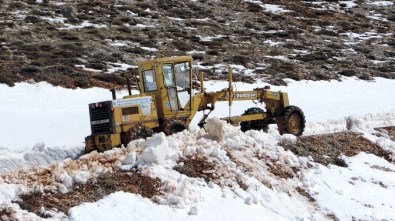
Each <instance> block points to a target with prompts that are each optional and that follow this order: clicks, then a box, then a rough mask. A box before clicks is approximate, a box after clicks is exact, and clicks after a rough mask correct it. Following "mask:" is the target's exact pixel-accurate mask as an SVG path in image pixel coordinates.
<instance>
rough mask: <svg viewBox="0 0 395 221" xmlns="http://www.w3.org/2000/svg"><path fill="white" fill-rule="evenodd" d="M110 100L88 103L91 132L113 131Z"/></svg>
mask: <svg viewBox="0 0 395 221" xmlns="http://www.w3.org/2000/svg"><path fill="white" fill-rule="evenodd" d="M111 109H112V103H111V101H103V102H98V103H91V104H89V116H90V121H91V130H92V134H103V133H113V131H114V122H113V113H112V110H111Z"/></svg>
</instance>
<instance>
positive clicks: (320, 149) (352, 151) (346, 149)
mask: <svg viewBox="0 0 395 221" xmlns="http://www.w3.org/2000/svg"><path fill="white" fill-rule="evenodd" d="M280 145H282V146H283V147H284V148H285V149H286V150H291V151H292V152H293V153H295V154H296V155H299V156H311V157H313V159H314V161H316V162H318V163H321V164H324V165H327V164H335V165H338V166H344V167H345V166H347V164H346V163H345V162H344V160H342V159H340V158H339V157H340V154H344V155H345V156H348V157H351V156H355V155H356V154H358V153H360V152H366V153H372V154H375V155H377V156H380V157H383V158H384V159H386V160H388V161H391V158H390V156H391V153H390V152H388V151H385V150H383V149H381V148H380V147H379V146H377V145H376V144H374V143H372V142H370V141H369V140H367V139H366V138H364V137H363V136H362V135H361V134H359V133H354V132H342V133H334V134H325V135H314V136H303V137H300V138H298V140H297V141H296V143H295V144H291V143H287V142H284V143H281V144H280Z"/></svg>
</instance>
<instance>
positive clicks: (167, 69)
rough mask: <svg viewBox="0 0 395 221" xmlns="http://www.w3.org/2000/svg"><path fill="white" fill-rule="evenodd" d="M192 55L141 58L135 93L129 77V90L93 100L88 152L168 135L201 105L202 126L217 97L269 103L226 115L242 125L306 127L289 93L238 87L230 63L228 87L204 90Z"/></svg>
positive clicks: (285, 129) (253, 127)
mask: <svg viewBox="0 0 395 221" xmlns="http://www.w3.org/2000/svg"><path fill="white" fill-rule="evenodd" d="M193 73H194V72H193V71H192V57H190V56H179V57H168V58H159V59H155V60H150V61H144V62H141V63H139V64H138V78H137V77H136V79H139V82H138V85H139V90H140V94H136V95H132V94H131V89H130V82H129V78H127V80H128V81H127V82H128V91H129V95H128V96H125V97H123V98H122V99H117V98H116V96H115V91H114V90H112V97H113V100H109V101H102V102H97V103H92V104H89V114H90V124H91V130H92V134H91V135H90V136H88V137H86V138H85V144H86V152H90V151H93V150H98V151H105V150H108V149H111V148H112V147H117V146H121V145H122V144H123V145H127V144H128V143H129V142H130V141H132V140H134V139H138V138H146V137H149V136H151V135H152V134H153V133H154V132H164V133H165V134H166V135H170V134H173V133H177V132H180V131H183V130H185V129H187V128H188V126H189V124H190V123H191V121H192V119H193V117H194V116H195V115H196V113H197V112H199V111H203V112H204V111H206V110H207V111H208V113H204V114H203V117H202V119H201V120H200V122H199V124H198V125H199V126H200V127H202V126H203V125H204V123H205V122H206V119H207V117H208V116H209V114H210V113H211V111H213V110H214V108H215V103H216V102H219V101H227V102H228V103H229V108H231V105H232V103H233V101H244V100H252V101H258V102H260V103H264V104H265V109H266V110H263V109H261V108H257V107H252V108H249V109H247V110H246V111H245V112H244V114H243V115H241V116H232V117H231V116H229V117H226V118H222V119H223V120H225V121H227V122H229V123H232V124H234V125H238V124H239V125H240V129H241V130H242V131H243V132H245V131H247V130H267V128H268V125H269V124H277V126H278V130H279V132H280V134H283V133H289V134H294V135H296V136H300V135H301V134H302V133H303V130H304V127H305V117H304V114H303V111H302V110H301V109H300V108H298V107H296V106H290V105H289V102H288V94H287V93H285V92H281V91H271V90H270V88H269V87H268V86H266V87H264V88H255V89H253V90H251V91H235V90H234V89H233V86H232V85H233V83H232V69H231V68H230V67H229V79H228V80H229V87H228V88H225V89H223V90H220V91H217V92H206V91H205V89H204V82H203V74H202V73H201V74H200V76H199V77H200V82H199V80H198V81H194V80H195V79H193V77H194V76H193ZM196 82H198V84H199V85H200V91H197V92H195V90H194V89H193V85H195V84H194V83H196Z"/></svg>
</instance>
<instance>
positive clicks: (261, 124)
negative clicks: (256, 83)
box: [240, 107, 269, 132]
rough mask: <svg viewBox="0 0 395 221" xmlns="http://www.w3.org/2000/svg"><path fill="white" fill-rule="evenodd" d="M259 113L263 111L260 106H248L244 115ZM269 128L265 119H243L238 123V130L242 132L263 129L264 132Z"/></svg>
mask: <svg viewBox="0 0 395 221" xmlns="http://www.w3.org/2000/svg"><path fill="white" fill-rule="evenodd" d="M260 113H265V111H263V110H262V109H261V108H258V107H252V108H248V109H247V110H246V111H245V112H244V114H243V116H244V115H249V114H260ZM268 129H269V125H268V124H267V123H266V122H265V120H253V121H244V122H241V123H240V130H241V131H243V132H246V131H248V130H263V131H264V132H267V130H268Z"/></svg>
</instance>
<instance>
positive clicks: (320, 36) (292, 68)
mask: <svg viewBox="0 0 395 221" xmlns="http://www.w3.org/2000/svg"><path fill="white" fill-rule="evenodd" d="M257 2H258V1H254V2H244V1H213V0H209V1H173V0H166V1H94V2H92V1H74V2H70V1H44V2H43V3H37V2H36V1H6V2H4V3H2V4H0V45H1V47H0V83H6V84H8V85H13V84H14V83H15V82H19V81H26V80H29V81H30V82H38V81H48V82H50V83H52V84H54V85H61V86H64V87H71V88H73V87H82V88H85V87H92V86H99V87H113V86H121V85H122V84H123V83H124V82H123V80H122V79H121V78H120V74H122V73H130V70H128V68H131V67H132V66H133V65H136V61H138V60H141V59H143V58H144V59H147V58H152V57H163V56H175V55H185V54H187V53H188V54H190V55H192V56H193V57H194V58H195V59H196V60H198V61H200V62H201V63H200V66H199V68H200V69H203V70H204V71H205V72H206V76H207V78H211V79H225V78H226V75H224V74H223V73H224V71H225V70H226V66H224V67H220V66H218V64H224V63H225V64H227V63H229V64H237V65H242V66H244V68H237V70H235V73H236V75H235V78H237V79H240V80H246V81H253V79H263V80H265V81H267V82H270V83H272V84H286V82H285V81H284V80H283V79H284V78H291V79H295V80H301V79H310V80H327V79H338V78H339V77H341V76H357V77H359V78H361V79H365V80H369V79H371V78H372V77H376V76H381V77H385V78H394V77H395V71H394V68H393V67H394V57H395V52H394V50H393V48H394V47H393V46H394V45H395V41H394V39H393V34H391V33H394V31H395V25H394V21H395V18H394V16H393V10H391V7H385V6H380V5H375V4H370V3H365V2H361V1H359V2H358V3H357V4H356V5H355V6H353V7H349V6H347V4H345V3H339V2H338V1H323V2H321V3H319V4H314V3H311V2H309V1H291V0H286V1H281V3H279V2H278V1H271V0H265V1H261V2H262V4H261V3H257ZM265 4H275V5H276V7H274V8H279V9H281V10H278V11H273V10H272V9H271V8H270V7H266V6H267V5H265ZM236 15H237V16H236ZM15 36H18V37H15ZM123 64H126V66H125V65H123ZM245 68H248V69H249V70H248V72H249V73H251V74H252V75H249V77H243V74H244V73H246V72H247V70H246V69H245ZM238 74H240V76H237V75H238ZM103 75H104V76H103Z"/></svg>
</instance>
